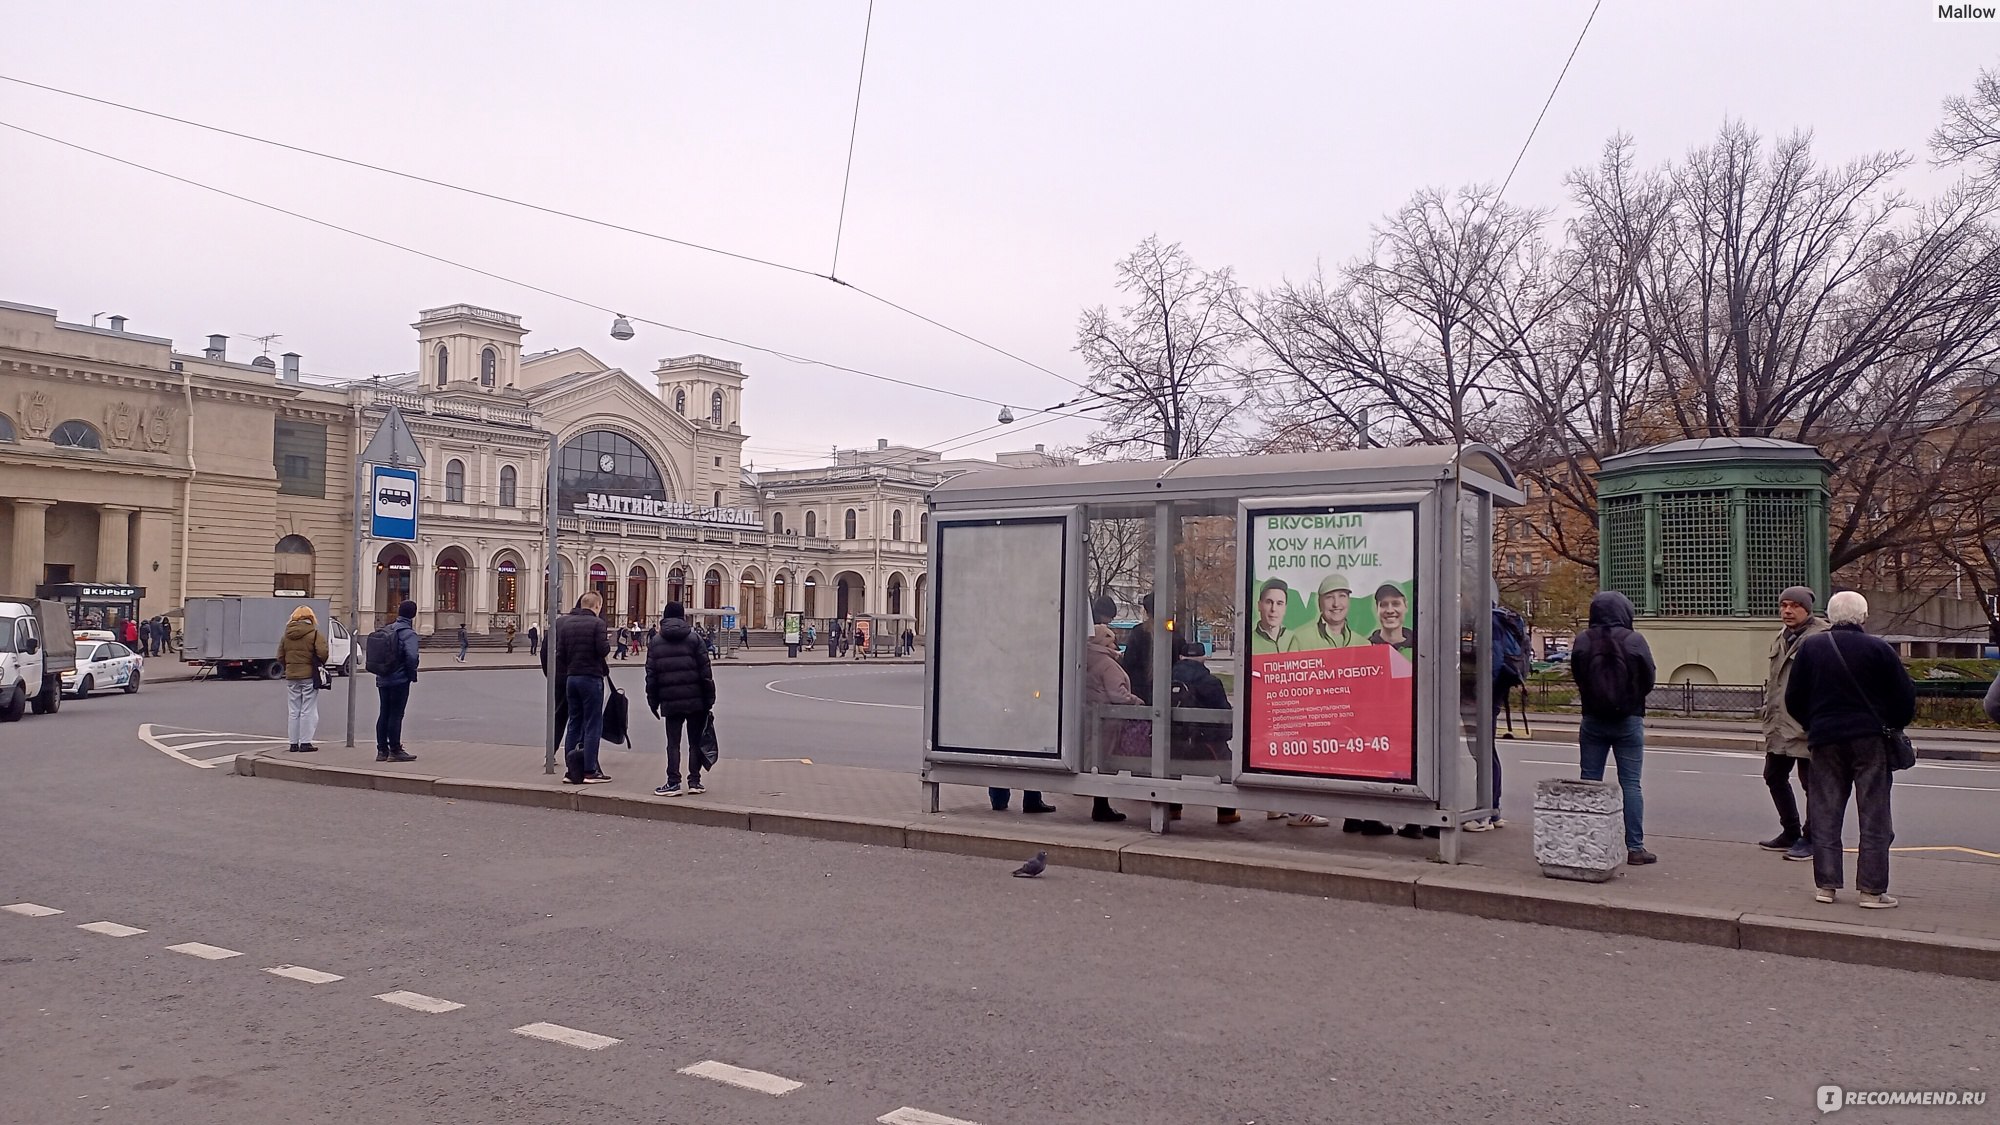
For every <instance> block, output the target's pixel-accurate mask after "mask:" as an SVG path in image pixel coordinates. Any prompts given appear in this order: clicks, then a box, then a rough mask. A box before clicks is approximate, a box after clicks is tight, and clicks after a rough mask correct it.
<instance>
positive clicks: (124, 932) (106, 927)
mask: <svg viewBox="0 0 2000 1125" xmlns="http://www.w3.org/2000/svg"><path fill="white" fill-rule="evenodd" d="M77 929H79V930H89V931H90V932H91V933H93V934H103V935H104V936H105V937H135V936H137V935H139V934H143V933H145V932H146V931H144V930H142V929H140V928H139V927H137V926H121V925H119V924H118V923H116V922H85V923H84V924H82V925H81V926H78V927H77Z"/></svg>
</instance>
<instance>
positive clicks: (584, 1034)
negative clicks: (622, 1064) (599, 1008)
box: [514, 1023, 624, 1051]
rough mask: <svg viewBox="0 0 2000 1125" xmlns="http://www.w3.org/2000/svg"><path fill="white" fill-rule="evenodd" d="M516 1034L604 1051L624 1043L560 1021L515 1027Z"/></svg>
mask: <svg viewBox="0 0 2000 1125" xmlns="http://www.w3.org/2000/svg"><path fill="white" fill-rule="evenodd" d="M514 1034H516V1035H525V1036H527V1037H528V1038H530V1039H546V1040H548V1041H549V1042H551V1043H561V1044H562V1045H563V1046H565V1047H581V1048H583V1049H584V1050H586V1051H602V1050H603V1049H604V1048H606V1047H611V1046H615V1045H617V1044H619V1043H623V1042H624V1040H622V1039H613V1038H612V1037H610V1036H609V1035H599V1034H597V1033H595V1032H591V1031H578V1030H577V1029H576V1028H573V1027H564V1026H563V1025H561V1024H559V1023H531V1024H526V1025H524V1026H521V1027H517V1028H515V1029H514Z"/></svg>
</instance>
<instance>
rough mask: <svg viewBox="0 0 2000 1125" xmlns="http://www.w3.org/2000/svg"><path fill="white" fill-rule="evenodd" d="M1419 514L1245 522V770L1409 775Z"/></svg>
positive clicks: (1270, 516)
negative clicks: (1247, 580)
mask: <svg viewBox="0 0 2000 1125" xmlns="http://www.w3.org/2000/svg"><path fill="white" fill-rule="evenodd" d="M1416 553H1417V519H1416V513H1415V512H1414V511H1413V510H1411V509H1408V508H1368V509H1352V510H1343V509H1340V508H1310V509H1290V510H1286V511H1282V512H1278V511H1264V512H1259V513H1257V514H1256V515H1255V516H1253V517H1252V518H1251V521H1250V556H1249V567H1248V570H1249V577H1250V589H1249V591H1248V598H1247V602H1248V605H1249V606H1250V612H1249V613H1248V614H1247V615H1246V616H1247V618H1248V622H1249V632H1250V635H1249V638H1248V643H1247V644H1246V645H1245V646H1244V647H1245V651H1246V652H1247V653H1248V654H1249V673H1250V676H1249V685H1248V693H1247V698H1246V709H1245V714H1244V720H1245V723H1246V727H1245V731H1246V737H1245V739H1244V741H1245V743H1246V747H1245V753H1246V756H1247V758H1246V761H1245V763H1244V766H1245V768H1246V769H1252V770H1266V771H1275V772H1281V773H1295V774H1307V775H1311V776H1315V777H1339V778H1358V779H1365V780H1371V781H1414V780H1415V778H1416V660H1415V657H1416V597H1415V594H1416V572H1417V568H1416Z"/></svg>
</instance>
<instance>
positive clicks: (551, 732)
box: [542, 430, 562, 773]
mask: <svg viewBox="0 0 2000 1125" xmlns="http://www.w3.org/2000/svg"><path fill="white" fill-rule="evenodd" d="M561 455H562V451H561V449H560V448H559V447H558V446H557V444H556V434H555V431H554V430H551V431H549V471H548V475H547V476H546V477H545V478H544V481H545V483H544V485H543V488H542V511H543V512H544V513H545V516H544V518H545V519H547V521H548V525H549V526H548V546H547V548H546V549H545V553H546V558H545V559H544V560H543V561H544V562H545V563H546V564H547V565H546V568H545V569H544V570H543V573H542V583H543V589H542V663H543V664H544V665H546V666H547V668H548V676H547V677H546V678H547V679H548V700H547V702H548V714H547V716H546V717H545V718H544V720H543V729H544V737H543V745H542V772H543V773H554V772H556V738H557V737H558V736H560V735H561V734H562V732H561V731H559V730H557V729H556V699H557V685H556V675H555V672H556V661H555V654H554V653H552V652H550V651H549V646H550V645H552V644H554V643H555V639H556V638H555V632H556V607H557V606H559V605H561V604H562V557H561V556H560V555H558V554H557V553H556V551H557V546H556V467H557V466H556V462H557V459H558V458H560V457H561Z"/></svg>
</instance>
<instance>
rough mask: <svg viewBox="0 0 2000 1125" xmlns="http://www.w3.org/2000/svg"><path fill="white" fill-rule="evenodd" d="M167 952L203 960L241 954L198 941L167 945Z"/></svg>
mask: <svg viewBox="0 0 2000 1125" xmlns="http://www.w3.org/2000/svg"><path fill="white" fill-rule="evenodd" d="M167 952H169V953H185V954H187V955H188V956H190V957H199V958H201V959H202V960H204V961H227V960H229V959H230V958H231V957H241V956H243V955H242V954H241V953H238V952H237V951H236V950H234V949H224V948H222V947H221V946H219V945H203V944H202V943H201V942H198V941H185V942H182V943H181V944H179V945H170V946H168V947H167Z"/></svg>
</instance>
